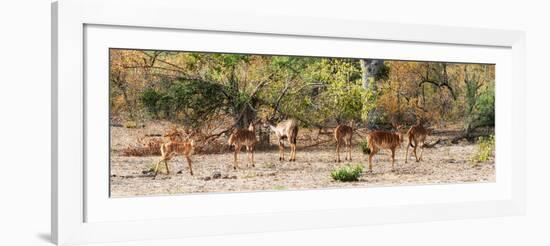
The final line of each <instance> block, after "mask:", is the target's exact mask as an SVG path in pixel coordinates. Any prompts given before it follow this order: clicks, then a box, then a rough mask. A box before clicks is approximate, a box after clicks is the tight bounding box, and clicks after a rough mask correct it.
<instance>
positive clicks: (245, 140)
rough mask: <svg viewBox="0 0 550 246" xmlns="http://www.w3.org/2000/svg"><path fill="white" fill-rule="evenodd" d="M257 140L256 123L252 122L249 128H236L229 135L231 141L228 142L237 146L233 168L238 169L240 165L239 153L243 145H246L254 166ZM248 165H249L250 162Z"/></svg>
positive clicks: (249, 158) (249, 159)
mask: <svg viewBox="0 0 550 246" xmlns="http://www.w3.org/2000/svg"><path fill="white" fill-rule="evenodd" d="M256 142H257V140H256V128H255V126H254V123H250V125H249V126H248V129H237V130H235V132H233V134H231V136H229V141H228V142H227V143H228V144H229V145H233V146H235V155H234V156H235V160H234V162H233V169H235V170H237V166H238V165H239V160H238V157H237V155H238V153H239V152H241V148H242V147H243V145H244V146H246V151H247V152H248V153H247V155H248V161H249V162H252V166H254V146H255V145H256ZM246 166H248V163H247V165H246Z"/></svg>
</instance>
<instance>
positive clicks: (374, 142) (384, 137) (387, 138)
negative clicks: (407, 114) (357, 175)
mask: <svg viewBox="0 0 550 246" xmlns="http://www.w3.org/2000/svg"><path fill="white" fill-rule="evenodd" d="M402 142H403V134H402V133H401V126H397V127H396V131H394V132H388V131H374V132H370V133H368V135H367V143H368V147H369V149H370V153H369V171H370V172H372V157H373V156H374V155H376V153H378V152H379V151H380V150H381V149H389V150H391V169H392V170H394V163H395V150H396V149H397V148H398V147H400V146H401V143H402Z"/></svg>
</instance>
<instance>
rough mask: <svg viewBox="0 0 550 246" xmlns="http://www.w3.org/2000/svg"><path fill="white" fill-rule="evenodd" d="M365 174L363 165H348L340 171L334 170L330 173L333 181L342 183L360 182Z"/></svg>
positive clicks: (339, 169)
mask: <svg viewBox="0 0 550 246" xmlns="http://www.w3.org/2000/svg"><path fill="white" fill-rule="evenodd" d="M362 173H363V165H361V164H357V165H353V166H352V165H346V166H343V167H340V168H338V169H335V170H333V171H332V172H331V173H330V176H332V179H334V180H336V181H342V182H350V181H358V180H359V177H360V176H361V174H362Z"/></svg>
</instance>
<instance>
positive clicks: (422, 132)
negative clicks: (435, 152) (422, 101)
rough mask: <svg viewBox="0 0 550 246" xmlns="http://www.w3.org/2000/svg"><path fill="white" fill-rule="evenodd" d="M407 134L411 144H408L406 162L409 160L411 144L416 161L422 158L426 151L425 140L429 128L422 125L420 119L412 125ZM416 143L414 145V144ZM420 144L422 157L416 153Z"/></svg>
mask: <svg viewBox="0 0 550 246" xmlns="http://www.w3.org/2000/svg"><path fill="white" fill-rule="evenodd" d="M407 136H408V137H409V144H408V145H407V151H406V154H405V163H407V161H408V160H409V146H410V147H412V148H413V152H414V158H415V159H416V162H419V161H421V160H422V152H424V141H426V137H427V136H428V130H426V128H424V126H422V124H421V123H420V121H419V122H418V123H416V125H414V126H411V128H410V129H409V131H407ZM413 143H414V145H413ZM419 146H420V157H418V156H417V155H416V148H417V147H419Z"/></svg>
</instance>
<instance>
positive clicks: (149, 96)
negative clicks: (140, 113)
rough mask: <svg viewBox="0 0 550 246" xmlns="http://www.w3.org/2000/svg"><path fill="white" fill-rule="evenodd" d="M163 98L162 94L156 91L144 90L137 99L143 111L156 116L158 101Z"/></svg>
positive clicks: (158, 107) (158, 106) (158, 108)
mask: <svg viewBox="0 0 550 246" xmlns="http://www.w3.org/2000/svg"><path fill="white" fill-rule="evenodd" d="M162 97H163V95H162V94H160V93H158V92H157V91H156V90H154V89H151V88H148V89H145V90H144V91H143V92H142V93H141V95H140V97H139V99H140V101H141V103H142V104H143V106H144V107H145V109H146V110H147V111H148V112H149V113H150V114H152V115H154V116H158V113H159V111H160V105H159V100H160V99H161V98H162Z"/></svg>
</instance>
